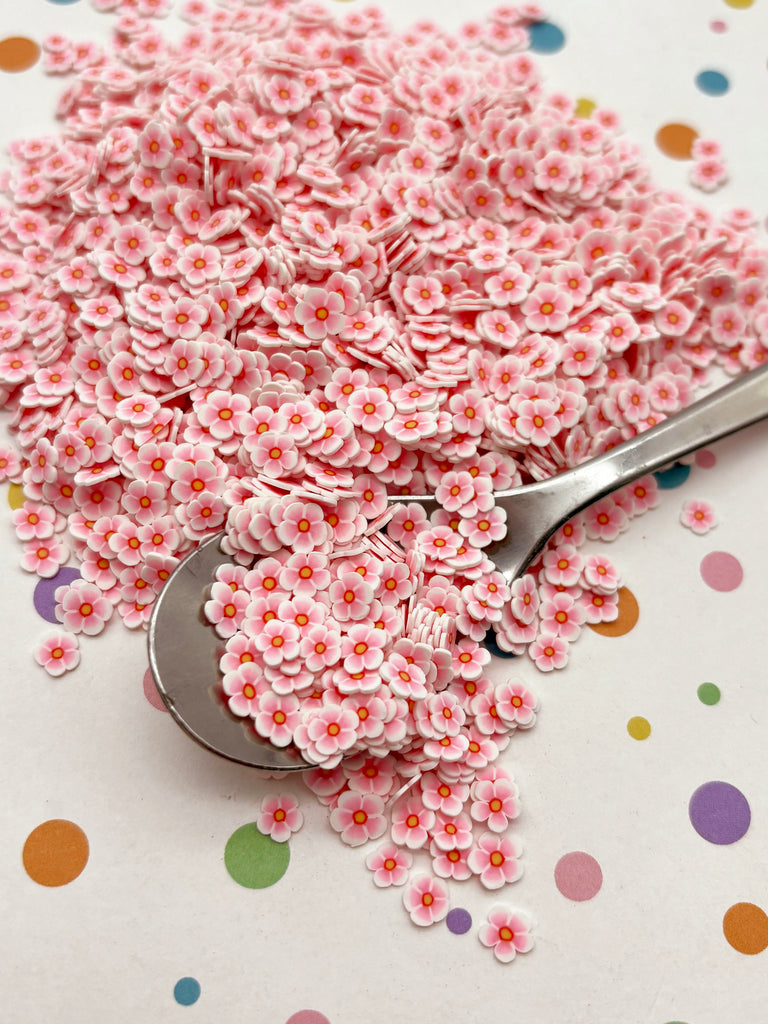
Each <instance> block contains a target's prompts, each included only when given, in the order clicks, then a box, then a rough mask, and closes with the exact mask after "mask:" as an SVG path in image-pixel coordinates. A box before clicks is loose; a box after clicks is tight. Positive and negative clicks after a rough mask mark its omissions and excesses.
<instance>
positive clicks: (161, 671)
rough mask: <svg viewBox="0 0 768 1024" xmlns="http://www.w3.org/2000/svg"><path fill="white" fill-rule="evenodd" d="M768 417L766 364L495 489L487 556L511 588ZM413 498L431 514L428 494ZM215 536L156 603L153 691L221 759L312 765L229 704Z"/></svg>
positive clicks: (291, 767)
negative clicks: (221, 664)
mask: <svg viewBox="0 0 768 1024" xmlns="http://www.w3.org/2000/svg"><path fill="white" fill-rule="evenodd" d="M766 416H768V365H766V366H763V367H760V368H759V369H757V370H752V371H751V372H750V373H747V374H745V375H744V376H743V377H740V378H737V379H736V380H734V381H732V382H731V383H730V384H727V385H726V386H725V387H723V388H720V389H719V390H718V391H714V392H713V393H712V394H710V395H708V396H707V397H706V398H702V399H700V400H699V401H698V402H696V403H694V404H693V405H691V406H689V407H688V408H687V409H685V410H684V411H683V412H680V413H678V414H677V415H675V416H672V417H670V418H669V419H667V420H664V421H663V422H662V423H660V424H658V425H657V426H655V427H652V428H651V429H650V430H647V431H646V432H645V433H643V434H640V435H639V436H638V437H634V438H632V440H630V441H627V442H625V443H624V444H621V445H618V446H617V447H615V448H613V449H611V451H609V452H606V453H605V454H603V455H598V456H597V457H596V458H594V459H590V460H589V461H588V462H584V463H582V464H581V465H580V466H577V467H576V468H575V469H569V470H566V471H565V472H563V473H561V474H559V475H558V476H556V477H552V478H551V479H549V480H544V481H542V482H541V483H535V484H529V485H528V486H526V487H517V488H515V489H514V490H511V491H504V492H498V493H497V494H496V495H495V499H496V504H497V506H499V507H500V508H503V509H504V510H505V511H506V513H507V535H506V537H505V538H504V539H503V540H501V541H499V542H498V543H496V544H494V545H493V546H492V547H489V548H488V549H487V552H488V555H489V557H490V558H492V559H493V561H494V562H495V563H496V565H497V567H498V568H499V570H500V571H502V572H503V573H504V575H505V576H506V578H507V579H508V580H509V581H510V582H511V581H512V580H514V579H516V578H517V577H518V576H520V575H521V574H522V573H523V571H524V570H525V569H526V568H527V566H529V565H530V564H531V563H532V562H533V561H534V559H535V558H536V556H537V555H538V554H539V553H540V552H541V550H542V548H543V547H544V545H545V544H546V542H547V540H548V539H549V538H550V537H551V536H552V534H553V533H554V532H555V530H557V529H558V528H559V527H560V526H562V525H563V523H565V522H567V520H568V519H570V518H571V516H573V515H575V514H576V513H577V512H580V511H581V510H582V509H584V508H586V507H587V506H588V505H591V504H592V503H593V502H594V501H597V500H599V499H600V498H602V497H605V495H607V494H610V493H611V492H612V491H614V490H616V489H617V488H618V487H621V486H623V485H624V484H627V483H630V482H631V481H633V480H636V479H637V478H638V477H641V476H644V475H645V474H646V473H651V472H654V471H655V470H658V469H661V468H662V467H664V466H666V465H669V464H670V463H671V462H674V461H675V459H679V458H680V457H681V456H683V455H687V454H688V453H689V452H692V451H694V450H695V449H696V448H700V447H701V446H702V445H705V444H709V443H711V442H713V441H716V440H718V439H719V438H721V437H725V436H726V435H728V434H732V433H734V432H735V431H737V430H741V429H742V428H743V427H748V426H750V425H751V424H752V423H756V422H757V421H758V420H761V419H763V418H764V417H766ZM390 500H391V501H392V502H399V503H401V502H413V501H418V502H419V503H421V504H422V505H424V507H425V508H426V509H427V511H430V512H431V511H433V510H434V509H436V508H438V504H437V502H436V501H435V499H434V498H431V497H412V496H407V497H397V498H394V497H393V498H391V499H390ZM220 539H221V535H217V536H215V537H212V538H211V539H210V540H207V541H205V542H204V543H203V544H201V545H200V546H199V547H198V548H197V549H196V550H195V551H193V552H192V554H190V555H189V556H188V557H187V558H185V559H184V561H183V562H182V563H181V564H180V565H179V566H178V567H177V569H176V570H175V572H174V573H173V575H172V576H171V578H170V579H169V580H168V582H167V583H166V585H165V587H164V588H163V590H162V592H161V594H160V596H159V597H158V599H157V601H156V602H155V607H154V611H153V613H152V618H151V619H150V623H149V662H150V666H151V668H152V674H153V676H154V679H155V683H156V685H157V689H158V691H159V692H160V695H161V697H162V699H163V701H164V702H165V704H166V706H167V708H168V710H169V711H170V713H171V715H172V716H173V718H174V719H175V721H176V722H177V723H178V724H179V725H180V726H181V727H182V729H184V730H185V731H186V732H187V733H188V734H189V735H190V736H191V737H192V738H193V739H194V740H196V741H197V742H198V743H200V744H201V745H202V746H204V747H206V748H207V749H208V750H211V751H213V753H215V754H220V755H221V756H222V757H225V758H228V759H229V760H231V761H237V762H239V763H240V764H244V765H249V766H252V767H254V768H262V769H266V770H267V771H300V770H302V769H305V768H309V767H311V766H310V765H308V764H307V763H306V762H305V761H304V760H303V759H302V758H301V756H300V755H299V753H298V752H297V751H295V750H293V749H291V748H277V747H274V746H272V744H270V743H269V742H268V741H267V740H264V739H262V738H261V737H260V736H258V734H257V733H255V732H254V730H253V728H252V726H251V725H250V719H246V720H243V719H239V718H236V717H235V716H234V715H232V714H231V713H230V711H229V710H228V708H227V706H226V701H225V699H224V696H223V693H222V692H221V688H220V686H219V684H218V682H217V680H218V679H219V671H218V661H219V658H220V656H221V653H222V651H223V643H222V641H221V640H220V639H219V637H217V635H216V633H215V632H214V630H213V628H212V627H211V626H209V625H208V624H207V622H206V621H205V618H204V616H203V603H204V600H205V591H206V589H207V587H209V586H210V584H211V583H212V581H213V574H214V570H215V569H216V567H217V566H218V565H221V564H222V563H223V562H227V561H231V559H230V558H229V557H228V556H227V555H225V554H223V553H222V552H221V550H220V549H219V542H220Z"/></svg>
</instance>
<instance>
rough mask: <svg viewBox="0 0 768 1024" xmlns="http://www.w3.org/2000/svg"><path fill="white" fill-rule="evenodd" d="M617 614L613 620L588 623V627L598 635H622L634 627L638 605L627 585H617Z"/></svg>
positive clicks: (637, 615)
mask: <svg viewBox="0 0 768 1024" xmlns="http://www.w3.org/2000/svg"><path fill="white" fill-rule="evenodd" d="M618 595H619V614H618V615H617V616H616V618H615V619H614V620H613V622H595V623H590V625H589V628H590V629H591V630H593V631H594V632H595V633H599V634H600V636H624V635H625V634H626V633H629V631H630V630H632V629H634V628H635V626H636V625H637V620H638V619H639V618H640V606H639V605H638V603H637V598H636V597H635V595H634V594H633V593H632V591H631V590H630V589H629V587H619V591H618Z"/></svg>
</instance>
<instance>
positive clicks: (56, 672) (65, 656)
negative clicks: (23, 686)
mask: <svg viewBox="0 0 768 1024" xmlns="http://www.w3.org/2000/svg"><path fill="white" fill-rule="evenodd" d="M35 661H36V662H37V663H38V665H40V666H41V667H42V668H44V669H45V671H46V672H47V673H48V675H49V676H54V677H58V676H62V675H64V673H65V672H71V671H72V669H75V668H77V666H78V665H79V664H80V644H79V642H78V639H77V637H76V636H74V635H73V634H72V633H64V632H62V631H58V632H55V633H51V634H50V635H49V636H47V637H46V638H45V640H43V641H42V642H41V643H40V644H39V645H38V646H37V648H36V650H35Z"/></svg>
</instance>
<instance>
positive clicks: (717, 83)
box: [696, 71, 731, 96]
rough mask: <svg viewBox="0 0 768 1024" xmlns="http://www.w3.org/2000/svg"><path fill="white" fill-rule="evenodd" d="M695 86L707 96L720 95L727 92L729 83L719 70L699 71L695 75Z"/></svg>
mask: <svg viewBox="0 0 768 1024" xmlns="http://www.w3.org/2000/svg"><path fill="white" fill-rule="evenodd" d="M696 86H697V88H699V89H701V91H702V92H705V93H706V94H707V96H722V95H723V93H726V92H728V90H729V89H730V87H731V83H730V82H729V81H728V79H727V78H726V77H725V75H724V74H723V73H722V72H721V71H700V72H699V73H698V75H696Z"/></svg>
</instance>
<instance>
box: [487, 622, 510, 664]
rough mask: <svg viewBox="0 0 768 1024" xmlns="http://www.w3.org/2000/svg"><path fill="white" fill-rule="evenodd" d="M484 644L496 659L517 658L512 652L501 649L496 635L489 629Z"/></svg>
mask: <svg viewBox="0 0 768 1024" xmlns="http://www.w3.org/2000/svg"><path fill="white" fill-rule="evenodd" d="M483 643H484V644H485V646H486V647H487V648H488V650H489V651H490V652H491V654H492V655H493V656H494V658H516V657H517V655H516V654H512V653H511V652H510V651H503V650H502V649H501V647H499V643H498V641H497V639H496V633H495V632H494V631H493V630H492V629H489V630H488V632H487V633H486V634H485V637H484V638H483Z"/></svg>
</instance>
